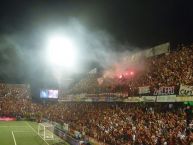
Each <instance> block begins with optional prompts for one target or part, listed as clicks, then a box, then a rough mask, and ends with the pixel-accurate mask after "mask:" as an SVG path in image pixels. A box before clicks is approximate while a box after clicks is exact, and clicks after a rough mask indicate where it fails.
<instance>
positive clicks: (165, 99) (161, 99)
mask: <svg viewBox="0 0 193 145" xmlns="http://www.w3.org/2000/svg"><path fill="white" fill-rule="evenodd" d="M175 101H176V95H167V96H157V102H175Z"/></svg>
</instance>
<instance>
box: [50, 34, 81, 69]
mask: <svg viewBox="0 0 193 145" xmlns="http://www.w3.org/2000/svg"><path fill="white" fill-rule="evenodd" d="M76 57H77V56H76V48H75V45H74V42H73V40H72V39H70V38H68V37H65V36H60V35H57V36H52V37H50V38H49V39H48V42H47V58H48V61H49V62H50V63H51V64H53V65H54V66H60V67H67V68H69V67H72V66H73V65H74V64H75V60H76Z"/></svg>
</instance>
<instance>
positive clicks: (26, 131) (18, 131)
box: [14, 131, 33, 132]
mask: <svg viewBox="0 0 193 145" xmlns="http://www.w3.org/2000/svg"><path fill="white" fill-rule="evenodd" d="M14 132H33V131H14Z"/></svg>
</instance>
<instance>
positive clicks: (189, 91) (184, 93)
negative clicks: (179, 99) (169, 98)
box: [179, 85, 193, 96]
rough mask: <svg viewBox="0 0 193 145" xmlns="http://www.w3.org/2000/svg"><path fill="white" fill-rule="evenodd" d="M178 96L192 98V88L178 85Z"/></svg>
mask: <svg viewBox="0 0 193 145" xmlns="http://www.w3.org/2000/svg"><path fill="white" fill-rule="evenodd" d="M179 95H181V96H193V86H188V85H180V90H179Z"/></svg>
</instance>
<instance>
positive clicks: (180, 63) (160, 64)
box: [69, 45, 193, 96]
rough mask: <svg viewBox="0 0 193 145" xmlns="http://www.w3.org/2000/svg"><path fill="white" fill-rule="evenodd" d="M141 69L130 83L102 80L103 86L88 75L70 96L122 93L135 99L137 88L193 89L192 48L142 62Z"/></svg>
mask: <svg viewBox="0 0 193 145" xmlns="http://www.w3.org/2000/svg"><path fill="white" fill-rule="evenodd" d="M143 64H144V66H145V67H144V69H143V70H142V71H139V72H136V73H135V75H134V76H133V77H132V79H131V78H130V79H126V78H125V77H122V78H121V79H117V78H116V79H112V78H111V79H110V78H108V77H107V78H104V77H103V81H102V83H99V80H98V79H97V77H98V75H96V74H92V75H90V74H89V75H88V76H87V77H86V78H84V79H83V80H81V81H80V82H79V83H77V84H76V85H75V86H74V87H73V88H72V89H71V90H70V92H69V93H70V94H77V93H91V94H97V93H100V92H101V93H104V92H111V93H112V92H123V93H128V95H129V96H133V95H138V94H137V92H138V87H142V86H151V87H159V86H177V87H179V85H180V84H184V85H193V45H190V46H183V45H182V46H181V47H180V49H179V50H177V51H172V52H170V53H169V54H163V55H160V56H154V57H151V58H145V59H144V60H143Z"/></svg>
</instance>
